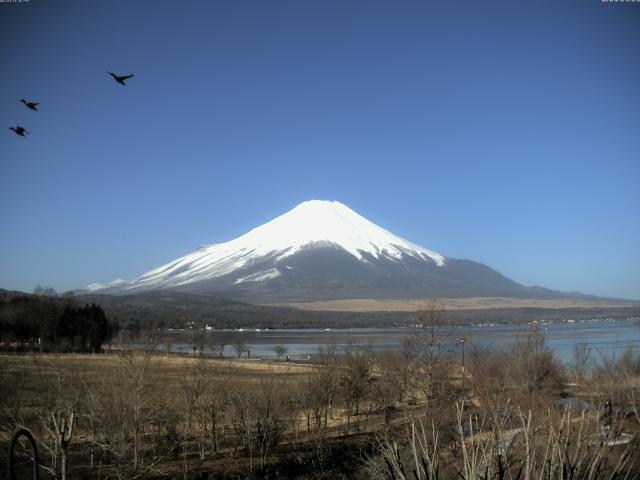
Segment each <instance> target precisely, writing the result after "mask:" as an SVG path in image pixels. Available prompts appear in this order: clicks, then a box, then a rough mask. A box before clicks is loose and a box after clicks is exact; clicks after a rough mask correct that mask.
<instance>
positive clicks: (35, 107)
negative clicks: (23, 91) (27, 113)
mask: <svg viewBox="0 0 640 480" xmlns="http://www.w3.org/2000/svg"><path fill="white" fill-rule="evenodd" d="M20 101H21V102H22V103H24V104H25V105H26V106H27V107H29V108H30V109H31V110H35V111H36V112H37V111H38V105H40V104H39V103H37V102H27V101H26V100H25V99H24V98H21V99H20Z"/></svg>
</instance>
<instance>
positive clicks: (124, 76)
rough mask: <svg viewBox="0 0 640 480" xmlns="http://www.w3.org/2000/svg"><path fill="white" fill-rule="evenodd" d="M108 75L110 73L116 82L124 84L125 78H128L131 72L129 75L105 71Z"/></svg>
mask: <svg viewBox="0 0 640 480" xmlns="http://www.w3.org/2000/svg"><path fill="white" fill-rule="evenodd" d="M107 73H108V74H109V75H111V76H112V77H113V79H114V80H115V81H116V82H118V83H119V84H120V85H125V86H126V83H124V81H125V80H129V79H130V78H131V77H133V74H131V75H122V76H119V75H116V74H115V73H111V72H107Z"/></svg>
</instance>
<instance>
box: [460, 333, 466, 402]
mask: <svg viewBox="0 0 640 480" xmlns="http://www.w3.org/2000/svg"><path fill="white" fill-rule="evenodd" d="M466 341H467V339H466V338H464V337H462V338H461V339H460V343H461V344H462V393H463V394H464V342H466Z"/></svg>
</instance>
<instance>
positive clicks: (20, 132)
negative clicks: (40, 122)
mask: <svg viewBox="0 0 640 480" xmlns="http://www.w3.org/2000/svg"><path fill="white" fill-rule="evenodd" d="M9 130H13V131H14V132H16V135H20V136H21V137H24V134H25V133H29V132H27V130H26V129H25V128H24V127H21V126H20V125H16V126H15V127H9Z"/></svg>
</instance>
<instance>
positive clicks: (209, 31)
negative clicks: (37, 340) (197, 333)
mask: <svg viewBox="0 0 640 480" xmlns="http://www.w3.org/2000/svg"><path fill="white" fill-rule="evenodd" d="M0 45H1V47H0V48H2V56H1V64H0V85H1V87H2V88H1V89H0V114H1V116H2V125H4V127H3V129H4V130H3V131H2V132H0V219H1V220H0V287H2V288H10V289H20V290H28V291H30V290H32V289H33V287H34V286H35V285H36V284H38V283H40V284H43V285H48V286H49V285H50V286H53V287H55V288H56V289H58V290H62V291H63V290H66V289H71V288H77V287H81V286H84V285H86V284H88V283H90V282H93V281H109V280H112V279H114V278H117V277H124V278H130V277H133V276H135V275H138V274H140V273H142V272H144V271H146V270H148V269H151V268H153V267H156V266H159V265H160V264H162V263H164V262H166V261H169V260H171V259H173V258H175V257H177V256H180V255H183V254H185V253H187V252H188V251H190V250H192V249H194V248H196V247H197V246H199V245H200V244H203V243H218V242H223V241H227V240H230V239H232V238H234V237H236V236H238V235H239V234H242V233H244V232H246V231H247V230H249V229H250V228H252V227H254V226H257V225H258V224H261V223H264V222H266V221H268V220H270V219H271V218H273V217H274V216H276V215H278V214H281V213H284V212H285V211H287V210H289V209H290V208H292V207H293V206H295V205H296V204H298V203H299V202H301V201H303V200H307V199H312V198H317V199H332V200H339V201H341V202H343V203H345V204H347V205H348V206H350V207H351V208H353V209H354V210H356V211H357V212H359V213H361V214H362V215H364V216H366V217H368V218H369V219H371V220H372V221H374V222H376V223H378V224H379V225H381V226H383V227H385V228H387V229H388V230H391V231H392V232H394V233H396V234H398V235H401V236H403V237H405V238H408V239H410V240H411V241H413V242H415V243H418V244H421V245H423V246H425V247H427V248H431V249H434V250H436V251H438V252H441V253H442V254H444V255H447V256H450V257H456V258H470V259H473V260H477V261H481V262H484V263H487V264H488V265H490V266H492V267H494V268H496V269H497V270H499V271H500V272H502V273H504V274H505V275H507V276H509V277H511V278H513V279H515V280H517V281H519V282H521V283H524V284H526V285H534V284H536V285H543V286H546V287H550V288H555V289H560V290H567V291H574V290H576V291H582V292H586V293H593V294H599V295H607V296H617V297H626V298H636V299H640V4H637V3H628V4H621V3H601V1H600V0H575V1H565V0H553V1H529V2H513V1H501V2H494V1H485V2H479V1H476V0H473V1H455V2H442V1H439V2H435V1H434V2H428V1H424V0H420V1H374V0H366V1H345V0H322V1H305V0H292V1H279V0H270V1H264V0H256V1H244V0H227V1H206V2H205V1H199V2H196V1H182V0H181V1H171V2H166V1H160V0H154V1H142V0H136V1H131V0H128V1H114V0H111V1H100V2H98V1H91V2H88V1H79V0H78V1H63V0H57V1H45V0H30V1H29V2H28V3H22V4H17V3H0ZM106 70H112V71H115V72H118V73H122V74H125V73H134V74H135V77H134V78H133V79H131V80H130V81H129V84H128V86H127V87H121V86H119V85H117V84H116V83H114V82H113V80H112V79H111V78H110V77H109V76H107V74H106V72H105V71H106ZM20 98H27V99H34V100H36V101H39V102H40V112H37V113H36V112H32V111H30V110H28V109H26V108H25V107H24V106H23V105H22V104H21V103H19V99H20ZM16 123H18V124H20V125H24V126H25V127H26V128H27V129H28V130H29V131H30V132H31V136H28V137H27V138H20V137H18V136H16V135H14V134H13V133H12V132H10V131H9V130H8V129H7V128H8V127H9V126H11V125H15V124H16Z"/></svg>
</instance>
